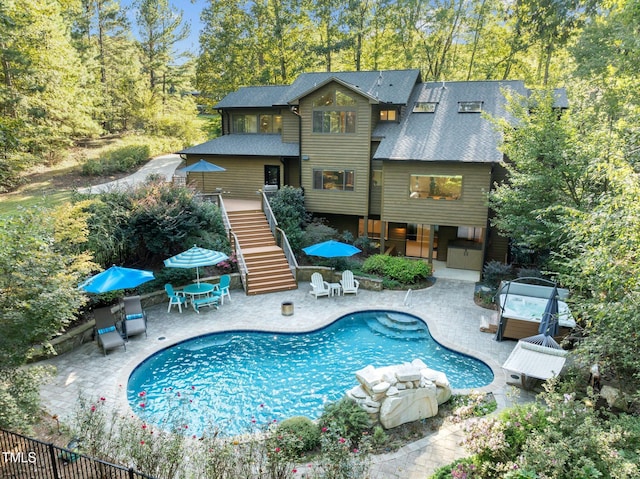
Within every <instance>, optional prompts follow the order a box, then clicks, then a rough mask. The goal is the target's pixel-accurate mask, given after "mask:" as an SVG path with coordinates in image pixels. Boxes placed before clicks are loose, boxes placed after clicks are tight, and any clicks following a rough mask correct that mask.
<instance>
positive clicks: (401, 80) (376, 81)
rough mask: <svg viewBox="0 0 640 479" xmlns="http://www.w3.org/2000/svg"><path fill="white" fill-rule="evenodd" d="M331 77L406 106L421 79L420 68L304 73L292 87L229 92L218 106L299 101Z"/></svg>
mask: <svg viewBox="0 0 640 479" xmlns="http://www.w3.org/2000/svg"><path fill="white" fill-rule="evenodd" d="M331 79H337V80H339V81H340V82H342V83H343V84H346V85H348V86H350V87H351V88H352V89H353V90H354V91H358V92H360V93H362V94H363V95H365V96H368V97H370V98H372V99H374V100H376V101H379V102H381V103H390V104H394V105H406V104H407V101H409V96H410V95H411V91H412V90H413V86H414V85H415V83H416V82H417V81H418V80H419V79H420V71H419V70H385V71H371V72H320V73H302V74H300V75H299V76H298V78H296V80H295V81H294V82H293V83H292V84H291V85H288V86H283V85H280V86H249V87H242V88H239V89H238V90H236V91H234V92H232V93H229V94H228V95H227V96H225V97H224V98H223V99H222V100H220V102H219V103H218V104H217V105H216V106H215V108H265V107H273V106H286V105H288V104H289V103H290V102H292V103H297V100H298V99H300V98H301V97H302V96H304V95H306V94H308V93H311V92H312V91H313V90H315V89H316V88H318V87H319V86H321V85H323V84H325V83H326V82H328V81H330V80H331Z"/></svg>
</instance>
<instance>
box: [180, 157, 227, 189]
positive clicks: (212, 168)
mask: <svg viewBox="0 0 640 479" xmlns="http://www.w3.org/2000/svg"><path fill="white" fill-rule="evenodd" d="M180 171H185V172H187V173H198V172H200V173H202V189H203V190H204V174H205V173H213V172H220V171H227V170H226V169H225V168H223V167H222V166H218V165H214V164H213V163H209V162H208V161H206V160H203V159H202V158H201V159H200V160H198V161H197V162H195V163H194V164H193V165H189V166H187V167H185V168H181V169H180Z"/></svg>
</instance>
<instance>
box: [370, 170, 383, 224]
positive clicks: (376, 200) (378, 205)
mask: <svg viewBox="0 0 640 479" xmlns="http://www.w3.org/2000/svg"><path fill="white" fill-rule="evenodd" d="M382 168H383V166H382V161H380V160H374V161H372V162H371V186H370V187H369V188H370V191H369V214H370V215H380V214H381V213H382V185H378V186H376V185H374V184H373V170H380V171H382ZM382 181H383V182H384V174H383V176H382Z"/></svg>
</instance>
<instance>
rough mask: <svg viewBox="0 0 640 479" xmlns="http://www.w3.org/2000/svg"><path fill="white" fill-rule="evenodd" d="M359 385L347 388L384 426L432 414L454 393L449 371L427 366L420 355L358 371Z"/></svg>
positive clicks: (392, 425) (376, 420)
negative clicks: (450, 383) (446, 372)
mask: <svg viewBox="0 0 640 479" xmlns="http://www.w3.org/2000/svg"><path fill="white" fill-rule="evenodd" d="M356 378H357V379H358V382H359V383H360V384H359V385H358V386H355V387H354V388H352V389H350V390H349V391H347V396H348V397H349V398H351V399H353V400H354V401H355V402H356V403H357V404H359V405H360V407H361V408H362V409H364V410H365V411H367V412H368V413H369V416H370V418H371V421H372V423H374V424H378V423H380V424H381V425H382V427H384V428H385V429H391V428H393V427H396V426H399V425H401V424H405V423H407V422H412V421H417V420H418V419H424V418H427V417H432V416H435V415H436V414H438V405H440V404H442V403H444V402H446V401H448V400H449V398H450V397H451V386H450V385H449V380H448V379H447V376H446V374H444V373H443V372H440V371H435V370H433V369H430V368H428V367H427V365H426V364H425V363H424V362H423V361H422V360H421V359H414V360H413V361H411V362H410V363H403V364H398V365H394V366H385V367H382V368H374V367H373V366H371V365H369V366H367V367H366V368H364V369H361V370H360V371H356Z"/></svg>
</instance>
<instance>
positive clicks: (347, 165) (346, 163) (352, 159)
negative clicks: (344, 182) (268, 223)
mask: <svg viewBox="0 0 640 479" xmlns="http://www.w3.org/2000/svg"><path fill="white" fill-rule="evenodd" d="M332 89H337V90H338V91H342V92H344V93H346V94H348V95H350V96H351V97H354V98H356V99H357V105H356V107H355V108H356V132H355V133H347V134H330V133H313V131H312V130H313V100H314V99H316V98H318V97H319V96H321V95H323V94H325V93H326V92H327V91H329V90H332ZM300 114H301V115H302V144H301V150H302V151H301V154H302V155H303V156H308V157H309V160H307V161H302V172H301V174H302V186H303V187H304V189H305V199H306V207H307V210H309V211H311V212H314V213H325V212H326V213H335V214H346V215H357V216H364V215H366V214H367V210H368V204H369V182H370V180H369V165H370V160H369V159H370V157H371V156H370V145H371V105H370V104H369V101H368V99H366V98H364V97H362V96H360V95H358V94H357V93H355V92H353V91H351V90H349V89H347V88H345V87H343V86H342V85H339V84H337V83H330V84H328V85H325V86H324V87H323V88H320V89H318V90H316V91H314V92H313V93H312V94H310V95H309V96H308V97H305V98H303V99H301V101H300ZM314 169H323V170H342V169H349V170H354V183H355V184H354V191H340V190H314V189H313V170H314Z"/></svg>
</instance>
